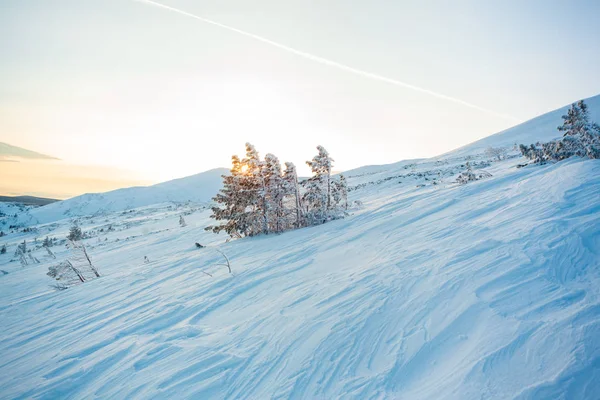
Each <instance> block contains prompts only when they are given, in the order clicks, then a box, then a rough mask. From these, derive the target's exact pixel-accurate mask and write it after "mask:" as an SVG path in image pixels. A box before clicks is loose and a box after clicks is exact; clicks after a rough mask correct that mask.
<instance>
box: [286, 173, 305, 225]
mask: <svg viewBox="0 0 600 400" xmlns="http://www.w3.org/2000/svg"><path fill="white" fill-rule="evenodd" d="M283 180H284V185H285V190H284V191H285V193H286V195H289V196H291V197H292V198H293V206H292V214H293V219H294V222H293V223H292V226H293V227H294V228H300V227H301V226H304V212H303V210H302V197H301V195H300V185H299V184H298V173H297V172H296V166H295V165H294V163H291V162H286V163H285V172H284V173H283Z"/></svg>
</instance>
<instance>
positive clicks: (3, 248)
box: [0, 244, 6, 254]
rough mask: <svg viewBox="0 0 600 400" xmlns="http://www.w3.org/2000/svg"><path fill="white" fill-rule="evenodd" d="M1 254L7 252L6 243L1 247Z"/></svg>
mask: <svg viewBox="0 0 600 400" xmlns="http://www.w3.org/2000/svg"><path fill="white" fill-rule="evenodd" d="M0 254H6V245H5V244H4V245H2V248H0Z"/></svg>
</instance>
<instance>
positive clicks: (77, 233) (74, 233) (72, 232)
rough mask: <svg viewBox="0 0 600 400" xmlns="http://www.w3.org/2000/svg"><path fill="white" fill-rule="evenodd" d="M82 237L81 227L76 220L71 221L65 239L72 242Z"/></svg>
mask: <svg viewBox="0 0 600 400" xmlns="http://www.w3.org/2000/svg"><path fill="white" fill-rule="evenodd" d="M82 238H83V232H82V231H81V228H80V227H79V225H78V224H77V222H73V225H71V228H70V229H69V234H68V235H67V239H68V240H71V241H73V242H75V241H78V240H81V239H82Z"/></svg>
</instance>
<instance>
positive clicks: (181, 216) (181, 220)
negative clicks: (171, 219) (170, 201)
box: [179, 215, 187, 228]
mask: <svg viewBox="0 0 600 400" xmlns="http://www.w3.org/2000/svg"><path fill="white" fill-rule="evenodd" d="M179 225H180V226H181V227H182V228H185V227H186V226H187V224H186V223H185V219H183V215H180V216H179Z"/></svg>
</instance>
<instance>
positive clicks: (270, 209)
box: [262, 153, 286, 233]
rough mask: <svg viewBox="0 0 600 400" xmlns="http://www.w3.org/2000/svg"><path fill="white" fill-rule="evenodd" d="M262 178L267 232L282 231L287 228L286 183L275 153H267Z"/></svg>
mask: <svg viewBox="0 0 600 400" xmlns="http://www.w3.org/2000/svg"><path fill="white" fill-rule="evenodd" d="M262 180H263V183H264V186H265V202H264V204H265V215H266V220H267V221H268V225H267V232H266V233H268V232H282V231H283V230H284V229H285V225H286V224H285V221H284V219H285V209H284V205H283V199H284V197H285V184H284V180H283V175H282V172H281V164H280V162H279V159H278V158H277V157H276V156H274V155H273V154H271V153H269V154H267V155H265V161H264V162H263V164H262Z"/></svg>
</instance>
